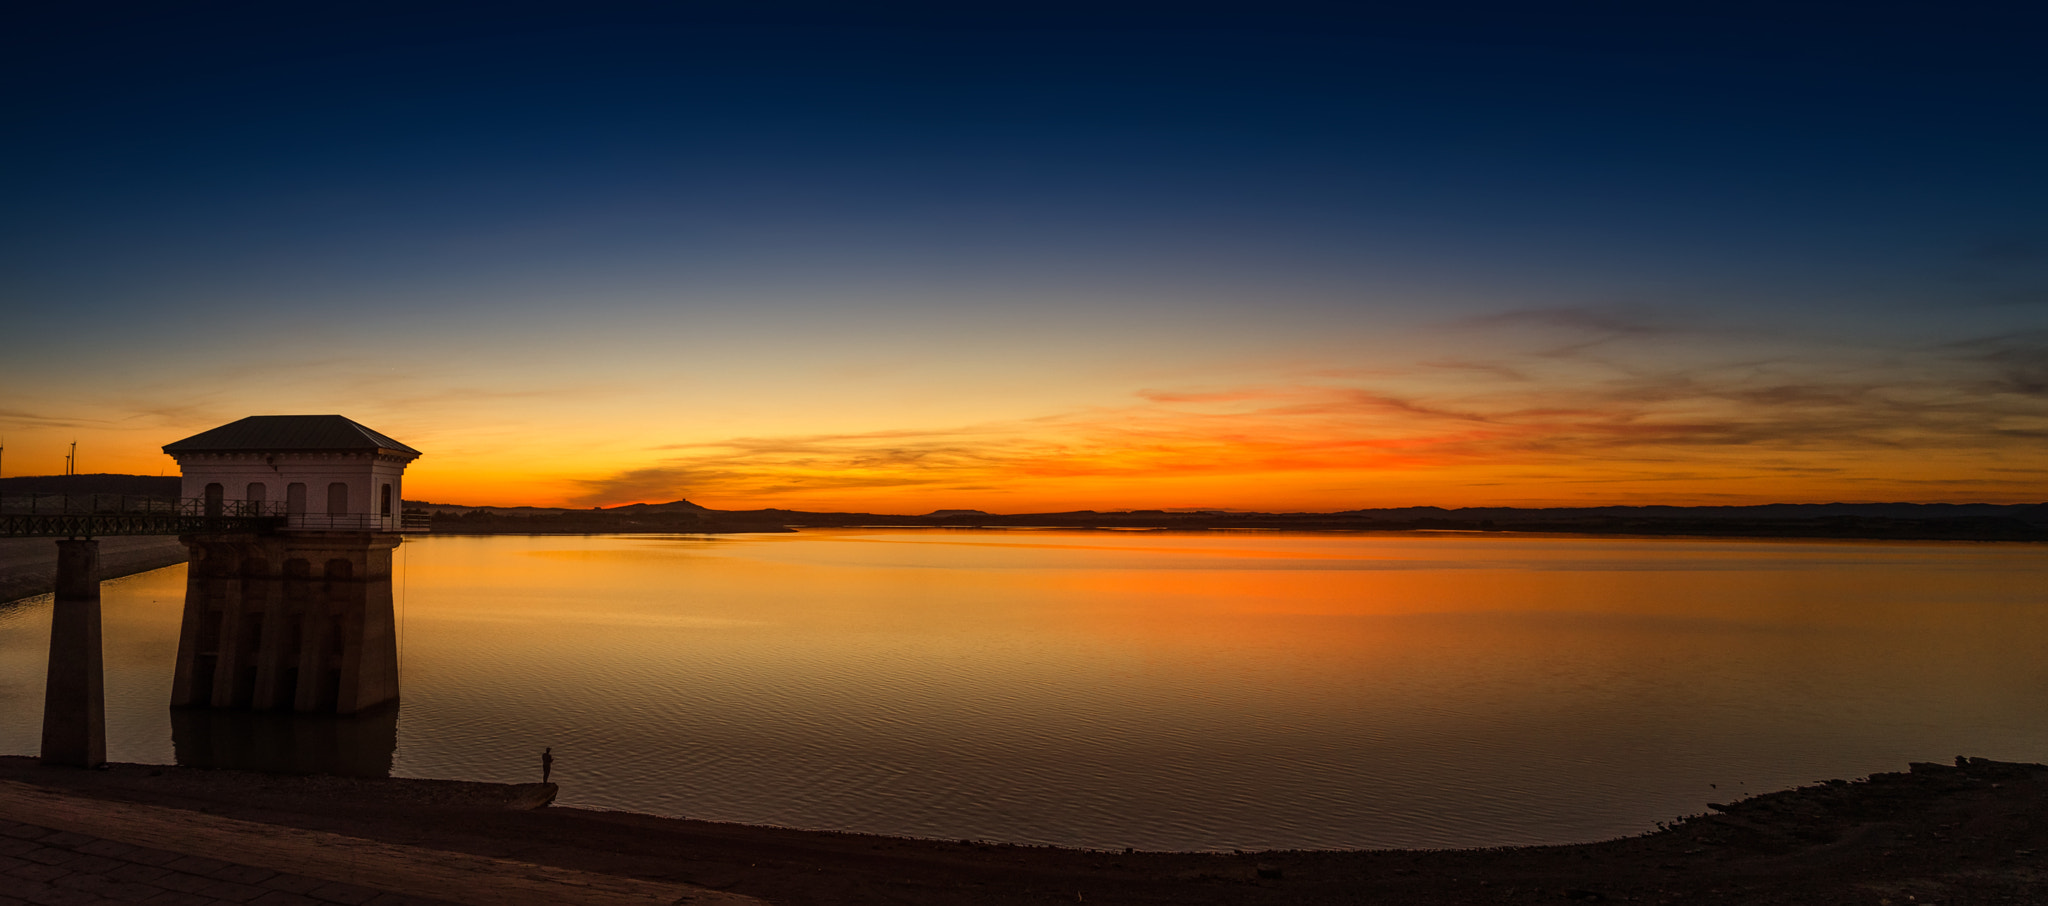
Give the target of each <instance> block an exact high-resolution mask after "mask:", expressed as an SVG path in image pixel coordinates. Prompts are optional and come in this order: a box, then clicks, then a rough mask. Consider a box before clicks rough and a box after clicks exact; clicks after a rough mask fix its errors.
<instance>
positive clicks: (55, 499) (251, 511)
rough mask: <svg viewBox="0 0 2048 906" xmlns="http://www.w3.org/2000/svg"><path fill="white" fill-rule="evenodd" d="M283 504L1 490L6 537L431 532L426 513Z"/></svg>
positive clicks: (0, 519) (0, 526) (1, 530)
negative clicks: (316, 509)
mask: <svg viewBox="0 0 2048 906" xmlns="http://www.w3.org/2000/svg"><path fill="white" fill-rule="evenodd" d="M287 510H288V508H287V507H286V505H285V504H282V503H271V502H267V501H257V500H208V499H206V498H202V497H137V496H129V495H125V494H10V495H0V537H24V536H32V537H62V536H69V537H92V536H94V535H182V534H190V533H202V532H275V531H347V532H393V531H398V532H425V531H428V530H429V528H430V521H429V520H430V519H431V517H429V516H428V515H427V514H425V513H401V514H399V515H397V516H395V517H394V516H379V515H373V514H370V513H349V514H338V515H337V514H328V513H292V512H288V511H287Z"/></svg>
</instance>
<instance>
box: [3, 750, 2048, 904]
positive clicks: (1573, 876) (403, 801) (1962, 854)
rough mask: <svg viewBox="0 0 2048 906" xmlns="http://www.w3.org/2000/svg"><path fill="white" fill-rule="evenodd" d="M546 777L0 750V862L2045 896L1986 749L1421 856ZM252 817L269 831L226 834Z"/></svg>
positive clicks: (857, 898)
mask: <svg viewBox="0 0 2048 906" xmlns="http://www.w3.org/2000/svg"><path fill="white" fill-rule="evenodd" d="M547 794H548V791H547V790H546V789H545V788H543V787H541V786H540V785H537V784H535V785H526V786H517V787H512V786H501V785H495V784H469V783H454V782H448V781H427V780H349V779H340V778H328V777H281V776H276V775H261V774H245V773H239V772H232V771H201V770H193V769H185V768H174V767H162V766H151V765H114V766H112V767H111V768H110V769H108V770H104V771H81V770H73V769H58V768H42V767H39V766H37V765H36V764H35V763H34V761H33V760H32V759H28V758H19V757H8V758H0V818H4V819H7V820H9V821H12V822H17V823H16V824H15V825H13V826H14V827H16V828H28V829H27V830H23V831H19V832H18V833H17V834H16V838H17V839H15V841H14V842H13V843H11V844H9V845H11V846H13V847H15V848H16V849H24V851H27V850H28V849H33V850H34V852H36V853H40V854H42V855H41V856H40V857H39V858H41V859H43V860H44V861H41V862H36V861H24V860H23V858H22V857H19V856H14V857H8V856H5V855H4V853H5V850H4V849H0V865H9V864H10V863H8V862H6V861H4V860H5V859H6V858H13V859H14V861H15V862H16V863H20V864H19V865H16V866H15V867H14V869H11V870H10V869H0V878H8V877H13V878H15V879H17V880H21V879H24V878H26V877H27V876H22V875H19V874H16V872H18V871H22V870H26V871H29V872H30V874H31V875H38V876H42V877H46V878H47V877H48V876H50V875H51V874H52V873H53V872H59V873H61V872H62V871H64V870H65V869H63V868H62V866H61V865H55V866H53V865H50V864H46V863H47V862H48V861H49V860H55V861H57V862H59V863H62V862H64V861H65V860H67V859H71V860H73V864H74V868H76V869H78V870H85V869H90V868H93V867H94V866H98V867H99V868H100V869H101V870H104V871H113V870H115V868H113V867H109V866H114V865H117V864H125V863H122V862H121V859H120V858H116V857H112V856H95V857H93V858H83V857H81V856H77V855H67V853H73V852H74V851H75V850H76V849H77V848H79V847H94V846H98V847H100V851H102V852H106V853H117V852H123V851H121V850H119V849H118V847H121V846H128V847H130V848H131V849H133V848H134V847H142V848H141V849H138V850H136V852H139V853H141V854H142V855H140V856H134V858H145V857H150V858H158V859H161V858H163V856H162V855H161V854H163V853H171V854H175V853H177V852H179V851H180V847H183V848H184V850H186V851H197V850H206V852H200V853H198V854H197V857H198V858H199V861H196V862H192V863H189V865H187V863H184V862H180V863H178V864H180V865H187V867H190V866H193V865H196V866H198V867H199V868H204V869H209V870H211V871H212V872H214V873H215V874H219V873H232V872H234V871H236V870H237V866H240V867H242V868H255V869H258V870H259V871H258V873H259V874H260V873H261V872H262V871H270V872H273V873H277V872H282V873H281V874H273V875H265V877H268V878H270V880H268V881H266V882H264V883H267V884H272V885H277V884H282V883H285V882H286V881H288V880H289V879H292V878H298V877H301V876H304V877H309V878H312V879H313V880H316V881H318V880H322V879H323V878H324V879H325V880H327V881H330V882H335V883H341V882H346V884H344V885H343V886H340V887H335V888H334V889H337V890H354V891H370V892H371V893H374V894H377V895H380V896H383V895H389V894H401V895H412V896H419V897H426V898H428V899H430V900H434V901H447V902H508V903H509V902H700V903H702V902H720V901H724V902H744V901H745V898H748V897H752V898H759V899H761V900H766V901H768V902H771V903H787V904H800V903H913V904H915V903H1047V902H1068V903H1073V902H1081V903H1310V904H1315V903H1454V904H1459V903H1489V904H1491V903H1557V902H1573V901H1577V902H1601V901H1605V902H1639V903H1765V904H1772V903H1859V904H1885V903H1887V902H1888V903H1891V904H1897V906H1905V904H1908V903H1914V904H1925V903H1950V904H1965V903H1985V904H2007V903H2048V858H2044V855H2043V854H2044V853H2048V767H2044V766H2042V765H2037V764H2010V763H2004V762H1993V761H1987V760H1983V759H1967V760H1965V759H1958V764H1957V765H1954V766H1951V765H1945V764H1916V765H1914V766H1913V769H1912V770H1911V771H1910V772H1905V773H1892V774H1878V775H1874V776H1872V777H1870V778H1869V779H1867V780H1861V781H1855V782H1845V781H1828V782H1825V783H1820V784H1816V785H1814V786H1810V787H1802V788H1800V789H1796V790H1788V791H1785V792H1780V793H1772V794H1767V795H1763V796H1758V797H1755V798H1752V799H1748V800H1744V801H1742V802H1739V803H1734V804H1731V805H1728V806H1725V807H1721V808H1719V809H1718V810H1717V812H1715V813H1712V814H1708V815H1704V816H1698V817H1694V818H1691V819H1688V820H1685V821H1682V822H1679V823H1678V824H1677V825H1676V826H1674V827H1671V828H1669V829H1667V830H1664V831H1661V832H1658V833H1655V834H1651V835H1648V836H1643V837H1634V838H1628V839H1622V840H1612V841H1607V842H1604V843H1592V844H1585V845H1578V846H1556V847H1528V848H1515V849H1499V850H1462V851H1434V852H1404V851H1391V852H1270V853H1256V854H1193V853H1104V852H1090V851H1078V850H1059V849H1049V848H1042V847H1018V846H999V845H985V844H976V843H964V842H939V841H926V840H906V839H899V838H893V837H874V836H863V835H856V834H832V833H816V832H807V831H792V830H781V829H775V828H761V827H747V826H742V825H732V824H716V823H709V822H701V821H686V820H676V819H668V818H655V817H650V816H645V815H634V814H626V813H620V812H597V811H586V810H582V809H568V808H551V807H550V808H538V809H536V808H532V807H531V806H533V805H534V804H535V803H536V802H538V801H540V800H542V799H544V798H546V796H547ZM124 810H125V811H124ZM264 826H268V828H269V830H270V833H263V830H264ZM138 827H142V828H143V829H142V830H137V829H136V828H138ZM149 828H154V830H150V829H149ZM181 829H182V830H181ZM46 831H47V832H48V833H45V832H46ZM39 834H42V835H43V836H40V837H37V839H40V840H43V841H46V842H45V843H38V842H36V840H35V839H30V840H22V839H19V837H21V836H22V835H27V836H31V837H35V836H36V835H39ZM124 834H125V835H128V836H131V837H146V839H135V840H125V841H124V840H121V836H122V835H124ZM238 834H239V835H243V836H240V837H238V836H237V835H238ZM251 834H256V835H260V836H262V837H263V838H264V839H263V841H262V843H261V844H260V845H253V844H248V843H246V842H244V843H240V844H237V843H236V842H235V841H237V840H243V841H246V840H248V839H253V838H252V837H250V836H248V835H251ZM6 839H7V838H0V842H4V841H5V840H6ZM48 841H56V842H54V843H50V842H48ZM65 841H69V842H68V843H66V842H65ZM108 841H111V842H108ZM67 846H68V847H70V848H68V849H67V848H66V847H67ZM25 848H26V849H25ZM223 852H225V853H227V855H225V856H224V855H223V854H222V853H223ZM150 853H157V854H159V855H157V856H149V855H148V854H150ZM88 855H89V853H88ZM130 855H133V854H132V853H131V854H130ZM94 858H96V859H98V860H99V861H93V859H94ZM220 866H226V867H224V868H223V867H220ZM343 866H345V867H346V869H347V872H348V873H347V874H346V876H340V874H341V870H342V868H341V867H343ZM127 870H128V871H130V872H134V873H142V870H141V869H135V868H130V869H127ZM152 870H157V871H160V872H169V873H166V874H163V875H162V876H161V877H160V878H159V880H160V881H163V880H165V879H172V880H175V879H177V878H183V877H187V874H189V875H190V877H191V878H204V877H211V875H201V874H190V873H187V874H180V873H178V872H176V871H170V870H168V869H162V868H161V866H157V867H155V868H154V869H152ZM329 875H335V877H328V876H329ZM251 876H254V875H251ZM465 877H468V878H471V879H473V881H474V883H470V882H465V881H464V880H463V879H464V878H465ZM57 880H58V881H62V880H63V879H62V878H61V877H60V878H58V879H57ZM91 880H92V879H90V878H86V877H85V876H83V875H79V874H77V871H74V872H73V876H72V879H71V882H70V883H71V885H72V886H73V887H79V886H89V882H90V881H91ZM36 883H39V884H46V885H47V884H51V883H56V882H51V881H37V882H36ZM184 883H190V884H196V883H200V882H199V881H192V880H187V881H186V882H184ZM536 885H538V886H536ZM36 889H37V890H44V889H49V890H57V889H58V888H56V887H38V888H36ZM134 889H135V890H142V889H144V888H142V887H138V888H134ZM249 889H250V890H261V891H263V892H262V895H261V896H258V897H257V898H255V899H245V900H243V901H245V902H279V903H282V902H304V903H314V902H324V901H325V900H322V899H320V898H319V897H309V898H305V899H299V900H291V899H287V898H286V897H288V896H298V894H290V892H289V891H283V890H281V889H270V888H259V887H250V888H249ZM318 889H326V888H318ZM244 892H246V891H244ZM721 892H723V894H722V893H721ZM732 894H737V895H740V896H738V897H733V896H730V895H732ZM9 895H10V894H9V893H8V892H6V891H5V890H0V903H6V902H9V900H8V897H9ZM63 901H64V902H72V900H63ZM191 901H193V902H205V901H204V900H191ZM358 901H361V900H358ZM398 901H399V900H398V899H396V898H387V899H386V900H380V901H378V902H398ZM53 902H54V901H53ZM166 902H169V900H166ZM335 902H340V900H336V901H335Z"/></svg>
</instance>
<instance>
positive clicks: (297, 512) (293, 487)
mask: <svg viewBox="0 0 2048 906" xmlns="http://www.w3.org/2000/svg"><path fill="white" fill-rule="evenodd" d="M284 511H285V514H286V515H290V516H304V515H305V514H306V483H305V482H303V481H294V482H292V483H291V484H288V485H285V487H284Z"/></svg>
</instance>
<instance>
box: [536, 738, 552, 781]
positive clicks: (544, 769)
mask: <svg viewBox="0 0 2048 906" xmlns="http://www.w3.org/2000/svg"><path fill="white" fill-rule="evenodd" d="M554 751H555V747H554V746H549V747H547V748H545V749H542V750H540V782H542V783H546V782H548V774H550V773H552V772H553V771H554V770H555V756H554Z"/></svg>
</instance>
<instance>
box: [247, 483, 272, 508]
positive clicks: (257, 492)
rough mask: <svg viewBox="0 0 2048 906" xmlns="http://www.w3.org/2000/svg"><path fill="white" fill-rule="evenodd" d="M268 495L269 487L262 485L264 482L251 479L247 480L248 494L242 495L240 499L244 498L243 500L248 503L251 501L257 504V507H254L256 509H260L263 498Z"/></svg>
mask: <svg viewBox="0 0 2048 906" xmlns="http://www.w3.org/2000/svg"><path fill="white" fill-rule="evenodd" d="M269 496H270V489H269V488H267V487H265V486H264V484H263V482H260V481H252V482H249V493H248V496H246V497H243V498H242V499H244V500H247V501H249V502H250V503H253V504H257V507H256V509H258V510H261V509H263V507H262V503H263V501H264V499H265V498H267V497H269Z"/></svg>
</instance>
